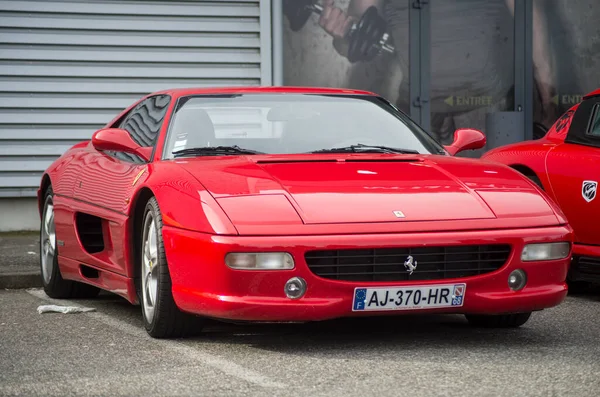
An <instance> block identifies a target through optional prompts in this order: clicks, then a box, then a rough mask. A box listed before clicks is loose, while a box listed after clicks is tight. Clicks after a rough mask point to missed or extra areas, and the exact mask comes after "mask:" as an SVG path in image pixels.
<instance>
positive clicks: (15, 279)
mask: <svg viewBox="0 0 600 397" xmlns="http://www.w3.org/2000/svg"><path fill="white" fill-rule="evenodd" d="M39 255H40V237H39V232H14V233H0V288H29V287H40V286H41V279H40V264H39V263H40V262H39Z"/></svg>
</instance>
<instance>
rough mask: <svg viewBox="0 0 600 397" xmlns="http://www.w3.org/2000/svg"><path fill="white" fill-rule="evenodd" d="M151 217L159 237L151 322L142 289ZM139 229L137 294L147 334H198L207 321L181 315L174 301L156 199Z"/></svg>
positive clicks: (186, 314) (181, 335)
mask: <svg viewBox="0 0 600 397" xmlns="http://www.w3.org/2000/svg"><path fill="white" fill-rule="evenodd" d="M149 216H152V218H153V219H154V222H155V228H156V234H157V235H156V242H157V244H156V245H157V263H156V264H154V265H153V266H158V269H157V291H156V300H155V304H154V306H153V308H154V310H153V315H152V318H151V319H148V318H147V315H146V309H145V305H146V301H145V294H144V292H143V291H142V289H143V287H142V286H143V285H144V284H143V280H142V278H143V277H145V274H144V273H145V272H144V262H143V261H144V259H143V256H144V248H145V247H144V244H145V234H146V233H145V230H144V229H145V225H146V222H147V219H148V217H149ZM140 226H141V228H142V229H141V233H139V234H138V236H140V237H141V239H140V241H138V242H137V243H138V244H139V246H140V251H139V252H140V255H139V257H138V258H137V259H138V263H137V265H136V266H138V267H139V269H140V273H139V274H140V282H139V283H138V285H139V286H140V289H139V290H138V298H139V301H140V305H141V308H142V317H143V319H144V327H145V328H146V331H147V332H148V334H149V335H150V336H152V337H153V338H179V337H184V336H190V335H195V334H197V333H199V332H200V331H201V330H202V327H203V326H204V319H203V318H201V317H197V316H193V315H191V314H188V313H184V312H182V311H181V310H179V308H178V307H177V305H176V304H175V300H174V299H173V293H172V284H171V274H170V273H169V266H168V264H167V258H166V256H165V249H164V243H163V238H162V226H163V222H162V216H161V213H160V209H159V207H158V202H157V201H156V198H154V197H151V198H150V200H148V203H147V204H146V208H145V209H144V217H143V220H142V223H141V225H140Z"/></svg>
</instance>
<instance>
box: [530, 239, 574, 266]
mask: <svg viewBox="0 0 600 397" xmlns="http://www.w3.org/2000/svg"><path fill="white" fill-rule="evenodd" d="M570 251H571V244H570V243H568V242H561V243H542V244H527V245H526V246H525V247H524V248H523V252H522V253H521V260H522V261H523V262H531V261H551V260H556V259H564V258H566V257H568V256H569V253H570Z"/></svg>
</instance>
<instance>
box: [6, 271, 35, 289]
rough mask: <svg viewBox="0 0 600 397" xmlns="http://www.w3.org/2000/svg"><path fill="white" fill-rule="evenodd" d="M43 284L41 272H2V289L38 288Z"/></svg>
mask: <svg viewBox="0 0 600 397" xmlns="http://www.w3.org/2000/svg"><path fill="white" fill-rule="evenodd" d="M41 286H42V280H41V277H40V273H37V272H30V273H6V274H0V289H24V288H38V287H41Z"/></svg>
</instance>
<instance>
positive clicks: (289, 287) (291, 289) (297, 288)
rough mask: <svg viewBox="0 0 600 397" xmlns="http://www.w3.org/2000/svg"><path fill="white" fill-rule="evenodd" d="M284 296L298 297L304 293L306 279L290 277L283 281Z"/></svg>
mask: <svg viewBox="0 0 600 397" xmlns="http://www.w3.org/2000/svg"><path fill="white" fill-rule="evenodd" d="M284 291H285V296H287V297H288V298H290V299H300V298H302V297H303V296H304V294H305V293H306V281H304V279H303V278H302V277H292V278H290V279H289V280H288V281H287V283H285V288H284Z"/></svg>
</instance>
